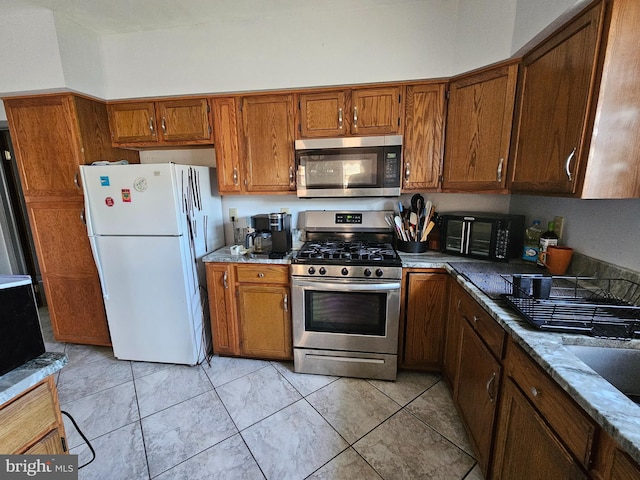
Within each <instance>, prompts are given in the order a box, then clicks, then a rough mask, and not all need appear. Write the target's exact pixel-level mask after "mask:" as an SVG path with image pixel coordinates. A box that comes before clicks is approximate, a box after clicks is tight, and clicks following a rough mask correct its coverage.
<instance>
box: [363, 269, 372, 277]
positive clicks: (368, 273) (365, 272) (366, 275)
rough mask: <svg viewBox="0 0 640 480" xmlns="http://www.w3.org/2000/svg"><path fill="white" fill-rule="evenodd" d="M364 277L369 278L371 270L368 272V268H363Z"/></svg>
mask: <svg viewBox="0 0 640 480" xmlns="http://www.w3.org/2000/svg"><path fill="white" fill-rule="evenodd" d="M364 276H365V277H370V276H371V270H370V269H368V268H365V269H364Z"/></svg>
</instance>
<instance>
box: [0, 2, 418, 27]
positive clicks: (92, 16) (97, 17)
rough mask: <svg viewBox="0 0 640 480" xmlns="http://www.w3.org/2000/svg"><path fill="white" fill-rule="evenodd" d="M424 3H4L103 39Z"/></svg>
mask: <svg viewBox="0 0 640 480" xmlns="http://www.w3.org/2000/svg"><path fill="white" fill-rule="evenodd" d="M416 1H424V0H346V1H345V0H0V12H2V15H17V14H28V13H33V12H34V11H41V10H51V11H53V12H54V13H56V14H62V15H64V16H66V17H67V18H69V19H70V20H72V21H74V22H75V23H77V24H79V25H82V26H83V27H85V28H87V29H89V30H92V31H94V32H96V33H97V34H99V35H107V34H117V33H129V32H136V31H143V30H158V29H165V28H173V27H181V26H189V25H198V24H206V23H213V22H226V21H245V20H250V19H259V18H269V17H271V16H281V15H287V14H291V13H294V12H296V10H304V11H306V12H307V14H308V13H309V5H314V4H315V5H316V8H318V9H320V8H322V9H323V10H327V9H340V10H341V11H343V12H344V11H345V10H347V11H349V10H356V9H357V8H360V7H367V8H371V7H375V6H381V5H393V4H398V3H414V2H416Z"/></svg>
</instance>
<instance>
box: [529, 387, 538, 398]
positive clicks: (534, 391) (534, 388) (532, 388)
mask: <svg viewBox="0 0 640 480" xmlns="http://www.w3.org/2000/svg"><path fill="white" fill-rule="evenodd" d="M539 394H540V390H538V389H537V388H536V387H531V395H533V396H534V397H537V396H538V395H539Z"/></svg>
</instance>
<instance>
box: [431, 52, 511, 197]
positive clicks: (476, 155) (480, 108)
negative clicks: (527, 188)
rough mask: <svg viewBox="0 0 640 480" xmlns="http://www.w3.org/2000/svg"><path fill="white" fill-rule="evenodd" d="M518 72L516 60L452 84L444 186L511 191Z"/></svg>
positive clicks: (448, 188)
mask: <svg viewBox="0 0 640 480" xmlns="http://www.w3.org/2000/svg"><path fill="white" fill-rule="evenodd" d="M517 76H518V64H517V63H513V62H512V63H510V64H507V65H504V64H503V65H499V66H495V67H493V68H490V69H488V70H487V69H485V70H482V71H479V72H475V73H472V74H465V75H463V76H460V77H457V78H456V79H454V80H453V81H452V82H451V83H450V85H449V105H448V109H447V132H446V140H445V153H444V172H443V173H444V175H443V182H442V188H443V189H444V190H449V191H492V192H504V191H506V184H507V163H508V160H509V146H510V142H511V126H512V120H513V109H514V102H515V93H516V83H517Z"/></svg>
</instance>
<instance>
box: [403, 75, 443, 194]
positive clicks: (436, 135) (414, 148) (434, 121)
mask: <svg viewBox="0 0 640 480" xmlns="http://www.w3.org/2000/svg"><path fill="white" fill-rule="evenodd" d="M444 92H445V86H444V84H442V83H441V84H424V85H409V86H408V87H407V94H406V101H405V126H404V138H403V146H402V158H403V162H404V174H403V178H402V189H403V190H425V189H436V188H438V186H439V184H440V167H441V164H442V145H443V137H444V111H445V96H444Z"/></svg>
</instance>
